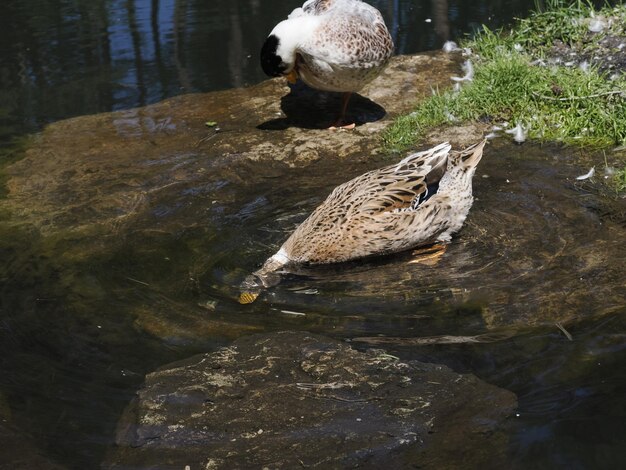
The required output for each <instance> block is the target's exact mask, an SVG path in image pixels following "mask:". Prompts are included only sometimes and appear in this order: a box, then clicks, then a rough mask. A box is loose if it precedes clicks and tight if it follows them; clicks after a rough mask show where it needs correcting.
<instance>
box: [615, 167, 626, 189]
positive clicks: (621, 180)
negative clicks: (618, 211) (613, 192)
mask: <svg viewBox="0 0 626 470" xmlns="http://www.w3.org/2000/svg"><path fill="white" fill-rule="evenodd" d="M613 184H614V185H615V187H616V189H617V190H618V191H619V192H623V191H626V168H623V169H622V170H619V171H618V172H617V173H615V176H614V177H613Z"/></svg>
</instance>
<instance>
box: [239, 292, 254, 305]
mask: <svg viewBox="0 0 626 470" xmlns="http://www.w3.org/2000/svg"><path fill="white" fill-rule="evenodd" d="M258 296H259V294H258V293H257V292H242V293H241V294H239V303H240V304H242V305H247V304H251V303H252V302H254V301H255V300H256V299H257V297H258Z"/></svg>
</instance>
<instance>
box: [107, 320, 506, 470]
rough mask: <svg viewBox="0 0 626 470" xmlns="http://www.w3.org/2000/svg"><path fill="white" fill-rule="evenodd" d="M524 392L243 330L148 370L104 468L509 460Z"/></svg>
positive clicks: (310, 340) (300, 337)
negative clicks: (210, 348) (512, 426)
mask: <svg viewBox="0 0 626 470" xmlns="http://www.w3.org/2000/svg"><path fill="white" fill-rule="evenodd" d="M515 407H516V398H515V396H514V395H513V394H512V393H511V392H508V391H505V390H502V389H499V388H497V387H494V386H492V385H488V384H486V383H484V382H482V381H480V380H479V379H477V378H476V377H474V376H472V375H461V374H457V373H455V372H453V371H452V370H450V369H448V368H447V367H445V366H442V365H435V364H425V363H421V362H417V361H408V362H402V361H400V360H399V359H398V358H396V357H393V356H390V355H388V354H386V353H385V352H384V351H382V350H369V351H366V352H360V351H357V350H355V349H353V348H351V347H350V346H348V345H347V344H345V343H341V342H338V341H335V340H332V339H330V338H326V337H322V336H316V335H311V334H307V333H294V332H280V333H273V334H266V335H255V336H248V337H244V338H241V339H239V340H237V341H235V342H234V343H233V344H232V345H231V346H230V347H227V348H223V349H220V350H218V351H216V352H214V353H210V354H202V355H198V356H194V357H191V358H189V359H186V360H183V361H180V362H177V363H174V364H170V365H168V366H165V367H164V368H162V369H161V370H159V371H157V372H154V373H152V374H149V375H148V376H147V378H146V383H145V385H144V387H143V389H142V390H140V391H139V392H138V394H137V398H136V400H135V402H134V403H133V404H132V405H131V406H130V407H129V408H128V409H127V410H126V412H125V414H124V416H123V418H122V421H121V423H122V424H120V427H119V430H118V433H117V447H116V448H115V449H114V450H113V451H112V452H111V453H110V455H109V457H108V459H107V461H106V463H105V464H104V465H103V467H104V468H108V469H122V468H136V469H156V468H159V469H164V468H177V469H183V468H185V466H189V468H191V469H199V468H202V469H204V468H211V469H220V468H224V469H230V468H264V467H267V468H300V467H304V468H307V467H314V468H348V467H358V466H367V467H368V468H378V467H379V466H380V467H381V468H382V466H385V467H386V468H407V467H412V466H413V465H417V466H419V467H420V468H441V467H440V466H441V465H445V466H446V467H453V466H455V465H459V466H464V467H468V468H478V467H479V466H485V465H486V466H488V467H489V468H494V467H495V466H496V465H499V464H504V462H505V460H504V454H505V450H506V440H505V438H504V437H503V434H500V428H501V426H502V424H503V421H504V420H505V419H506V417H507V416H509V415H511V413H512V412H513V410H514V408H515Z"/></svg>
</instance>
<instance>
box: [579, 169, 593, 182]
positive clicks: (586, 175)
mask: <svg viewBox="0 0 626 470" xmlns="http://www.w3.org/2000/svg"><path fill="white" fill-rule="evenodd" d="M595 174H596V167H595V166H594V167H591V170H589V171H588V172H587V173H585V174H584V175H580V176H577V177H576V179H577V180H578V181H583V180H586V179H589V178H591V177H592V176H593V175H595Z"/></svg>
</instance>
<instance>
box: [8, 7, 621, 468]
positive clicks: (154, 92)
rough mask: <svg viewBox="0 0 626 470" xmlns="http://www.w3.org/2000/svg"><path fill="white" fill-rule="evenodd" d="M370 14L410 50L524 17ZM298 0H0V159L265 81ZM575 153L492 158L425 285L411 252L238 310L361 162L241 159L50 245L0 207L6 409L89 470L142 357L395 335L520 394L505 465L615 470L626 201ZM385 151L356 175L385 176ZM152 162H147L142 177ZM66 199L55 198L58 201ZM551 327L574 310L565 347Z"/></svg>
mask: <svg viewBox="0 0 626 470" xmlns="http://www.w3.org/2000/svg"><path fill="white" fill-rule="evenodd" d="M371 3H372V4H375V5H376V6H377V7H378V8H379V9H381V11H382V12H383V14H384V15H385V18H386V21H387V24H388V25H389V27H390V29H391V31H392V34H393V36H394V40H395V43H396V46H397V52H398V53H402V54H404V53H413V52H418V51H423V50H429V49H435V48H439V47H440V46H441V44H442V43H443V41H444V40H446V39H457V40H458V38H460V37H462V36H464V35H466V34H471V32H472V31H474V30H475V29H476V28H477V27H479V25H480V24H488V25H489V26H490V27H498V26H501V25H506V24H507V23H509V22H510V21H511V18H512V17H513V16H515V15H524V14H525V13H526V12H527V11H528V10H529V9H530V8H532V7H533V5H534V2H533V1H514V2H508V3H507V2H499V1H489V2H487V1H484V2H481V1H470V2H460V1H458V2H453V1H449V2H445V1H430V2H422V3H420V2H414V1H400V0H397V1H389V2H382V1H376V2H374V1H372V2H371ZM298 4H299V2H298V1H273V2H271V1H261V0H249V1H243V0H229V1H222V0H219V1H218V0H214V1H211V2H207V1H202V2H200V1H197V0H185V1H184V0H180V1H176V0H152V1H121V0H108V1H107V0H92V1H89V2H87V1H69V0H56V1H42V0H35V1H29V0H20V1H16V0H4V3H3V8H4V14H3V15H2V16H1V17H0V26H1V27H0V143H1V144H2V146H3V149H5V150H11V149H13V145H14V144H15V140H16V138H18V137H19V136H21V135H23V134H24V133H26V132H32V131H37V130H39V129H40V128H41V127H42V126H43V125H45V124H46V123H49V122H53V121H58V120H61V119H64V118H67V117H71V116H78V115H85V114H93V113H98V112H106V111H111V110H117V109H125V108H129V107H135V106H142V105H145V104H150V103H154V102H157V101H160V100H162V99H164V98H167V97H170V96H173V95H178V94H184V93H189V92H207V91H212V90H218V89H225V88H230V87H238V86H245V85H249V84H253V83H256V82H259V81H261V80H263V79H264V77H263V75H262V72H261V70H260V68H259V66H258V58H257V56H258V51H259V47H260V45H261V43H262V41H263V39H264V38H265V36H266V35H267V33H268V32H269V31H270V30H271V28H272V27H273V25H274V24H275V23H276V22H277V21H278V20H279V19H281V18H283V17H284V16H285V15H286V14H287V13H288V12H289V11H291V9H293V8H294V7H295V6H298ZM71 144H72V142H71V141H68V145H70V146H71ZM568 155H571V152H570V151H568V150H565V151H563V150H561V149H557V148H550V147H539V146H533V145H530V144H529V145H525V146H522V147H517V146H515V147H513V146H510V145H509V146H507V145H499V146H498V145H495V146H494V148H493V149H492V151H491V157H490V158H489V159H486V160H485V162H484V163H482V164H481V174H480V175H479V177H478V178H477V181H476V185H475V188H476V189H475V192H476V194H477V196H478V200H477V202H476V204H475V206H474V209H473V210H472V213H471V217H470V219H469V220H468V223H467V226H466V229H464V231H463V237H461V238H457V239H455V241H454V243H453V244H452V245H451V247H450V249H449V252H448V255H447V256H446V257H444V259H443V260H442V262H441V263H440V264H439V265H438V266H436V267H433V268H428V269H426V272H427V275H426V276H425V275H424V272H425V268H422V267H419V266H416V265H408V264H407V261H408V260H407V258H406V256H404V255H399V256H396V257H389V258H385V259H383V260H376V261H368V262H364V263H355V264H350V265H349V266H347V267H346V266H343V267H341V268H340V269H339V268H336V267H328V268H323V269H315V270H306V269H304V270H302V271H301V272H297V273H294V275H293V276H291V277H288V278H287V279H286V280H285V282H283V283H281V285H279V286H278V287H277V288H276V289H274V290H272V291H271V292H269V293H267V294H266V297H265V298H262V299H260V300H259V301H257V303H255V304H253V305H252V306H250V307H249V308H246V309H242V308H241V307H240V306H239V305H238V304H236V303H235V302H233V301H232V298H233V296H234V294H235V290H236V287H237V285H238V282H240V280H241V279H242V277H243V276H244V275H245V274H246V272H245V270H244V268H243V267H245V268H246V269H249V270H251V269H252V268H254V267H257V266H258V265H259V263H261V262H262V261H263V260H264V259H265V257H267V256H268V254H269V253H271V252H272V249H275V248H276V246H277V244H279V243H280V242H281V241H282V239H283V238H284V235H285V234H286V233H288V231H289V230H291V229H292V228H293V226H294V224H296V223H297V222H299V221H301V220H302V219H303V217H305V216H306V214H307V213H308V212H309V211H310V210H311V209H312V208H313V207H315V205H316V204H317V203H319V202H320V201H321V200H322V198H323V197H324V196H325V195H326V194H327V193H328V191H329V190H330V189H332V187H334V186H335V185H337V184H339V183H341V182H342V181H344V180H345V179H346V175H356V174H358V173H359V172H361V171H362V170H363V168H362V166H360V164H361V163H359V162H350V161H342V162H340V163H337V162H335V161H333V162H325V161H320V162H318V163H316V164H314V165H312V166H310V167H307V168H306V169H296V170H294V171H293V172H292V173H290V178H289V180H286V179H285V178H282V177H281V175H282V172H283V171H284V168H283V167H282V166H280V165H277V166H276V167H272V166H271V165H268V166H264V167H263V168H258V167H255V166H254V165H252V164H250V163H248V162H243V163H242V162H236V161H235V162H233V164H232V166H226V167H219V168H215V169H214V174H212V176H211V179H210V180H208V181H205V182H204V183H203V184H202V185H197V184H196V182H194V181H183V182H182V185H183V189H182V190H181V189H180V188H179V187H177V188H176V189H175V190H171V191H170V190H167V191H165V192H164V193H163V194H160V195H158V196H155V198H156V199H155V200H156V202H155V203H154V207H153V209H152V211H151V212H150V214H149V216H145V217H144V218H143V219H142V218H139V219H138V220H134V221H133V223H132V225H131V226H130V227H131V229H124V231H122V230H121V229H120V236H119V239H117V240H114V241H111V240H110V239H109V238H106V239H105V238H99V237H98V235H97V234H95V235H93V236H85V237H83V238H76V239H74V238H71V237H69V238H68V237H64V236H63V234H56V235H55V236H44V235H42V234H41V233H39V232H38V231H37V230H34V229H32V228H31V227H29V226H27V225H20V224H15V223H11V224H9V223H6V222H5V219H4V216H3V214H2V213H1V212H0V256H1V258H0V260H1V261H2V262H0V353H1V357H0V419H3V420H4V421H10V422H11V423H12V425H14V426H16V427H17V428H18V429H21V430H23V431H25V432H26V433H28V434H29V435H30V437H32V438H33V440H34V441H35V442H36V443H37V446H38V447H39V448H40V449H42V450H43V451H45V452H46V454H47V455H49V456H50V457H51V458H52V459H54V460H55V461H57V462H59V463H60V464H62V465H64V466H66V467H67V468H81V469H84V468H97V467H98V464H99V462H100V461H101V459H102V457H103V455H104V452H105V450H106V448H107V447H108V446H110V445H111V443H112V440H113V436H114V431H115V426H116V423H117V419H118V417H119V415H120V414H121V412H122V410H123V408H124V407H125V406H126V404H127V403H128V401H129V400H130V398H131V397H132V396H133V394H134V392H135V390H136V389H137V388H138V387H140V385H141V383H142V381H143V377H144V375H145V374H146V373H147V372H150V371H152V370H154V369H156V368H157V367H160V366H162V365H164V364H166V363H168V362H171V361H174V360H177V359H181V358H184V357H188V356H189V355H191V354H194V353H197V352H204V351H207V350H212V349H214V348H215V347H217V346H218V345H222V344H227V343H228V342H229V341H230V340H232V339H233V338H236V337H238V336H240V335H242V334H247V333H250V332H254V331H271V330H277V329H282V328H293V329H302V330H308V331H314V332H316V333H322V334H328V335H332V336H334V337H338V338H349V339H351V340H354V341H355V344H359V345H367V344H368V341H369V342H372V341H373V340H372V337H376V336H377V335H386V336H388V337H391V338H395V339H392V340H390V343H389V344H386V345H384V347H386V348H389V350H390V351H391V352H392V353H393V354H396V355H399V356H401V357H403V358H408V359H420V360H425V361H432V362H436V363H445V364H448V365H450V366H451V367H453V368H454V369H455V370H457V371H459V372H467V373H474V374H476V375H477V376H479V377H480V378H481V379H483V380H485V381H488V382H490V383H492V384H495V385H498V386H500V387H504V388H507V389H509V390H511V391H513V392H514V393H516V394H517V396H518V398H519V410H518V415H517V416H515V417H514V418H513V419H512V422H511V431H510V443H509V454H510V458H511V466H512V467H517V468H581V469H582V468H619V467H620V464H622V465H623V464H624V462H626V448H625V446H624V444H623V443H624V440H625V439H626V428H625V425H624V423H625V422H626V420H625V413H626V412H625V410H626V398H625V397H626V372H624V371H626V348H625V345H626V341H625V340H624V331H625V329H626V307H625V302H624V295H625V294H624V292H625V287H626V281H625V277H624V271H625V267H624V260H625V259H626V252H625V248H624V244H623V243H622V242H621V240H623V235H624V230H626V216H625V215H624V212H625V211H624V204H623V202H622V201H616V200H614V199H613V198H612V197H611V195H610V194H606V193H603V192H602V191H601V190H599V189H598V187H597V186H594V185H593V184H591V183H579V184H578V183H577V184H573V183H571V180H572V178H571V177H572V176H574V175H576V174H577V173H576V171H578V170H579V169H578V168H575V167H572V163H571V158H570V157H569V156H568ZM0 158H2V159H6V160H8V159H14V158H16V154H14V153H12V152H10V151H8V152H3V153H2V154H0ZM378 158H381V161H380V162H375V161H371V162H368V165H371V166H375V165H376V163H380V164H383V163H385V162H384V161H383V160H382V157H378ZM496 161H497V162H499V163H498V164H497V165H496ZM157 163H158V162H154V165H153V167H147V168H146V170H145V171H146V172H151V171H152V172H154V177H155V178H157V177H158V171H159V170H158V165H157ZM183 163H184V162H182V161H181V165H182V164H183ZM483 168H484V169H483ZM557 169H558V171H557ZM563 172H565V173H567V174H568V175H569V179H565V178H563ZM483 174H484V175H485V177H483ZM239 175H250V177H249V178H248V179H243V180H242V178H241V177H240V176H239ZM0 183H2V179H1V178H0ZM71 189H72V188H68V200H66V201H59V204H63V203H67V204H71ZM303 192H304V193H305V194H304V195H303ZM242 193H243V194H242ZM2 194H3V192H2V190H0V195H2ZM503 201H505V202H506V204H503ZM131 202H132V201H131ZM140 202H141V201H138V202H137V203H138V204H139V203H140ZM66 217H67V219H68V220H71V218H72V217H75V215H74V214H72V213H68V214H67V215H66ZM78 222H80V221H78ZM63 223H65V221H63V220H61V221H59V224H61V225H62V224H63ZM483 227H489V233H490V236H488V237H487V236H485V235H484V230H483ZM241 240H244V242H242V241H241ZM398 272H402V273H403V274H402V276H400V277H399V276H398ZM381 292H384V293H385V295H381ZM207 312H208V313H207ZM290 312H291V313H290ZM293 312H297V313H303V314H304V316H302V315H293ZM538 312H540V314H539V313H538ZM557 321H569V323H568V332H569V333H571V334H572V335H573V341H570V340H568V339H567V337H566V336H565V334H564V333H563V332H562V331H561V330H559V328H558V327H557V326H556V325H555V323H556V322H557ZM486 332H487V333H488V334H486ZM442 336H449V337H456V338H457V339H459V338H468V337H474V336H475V337H476V340H477V341H476V342H470V341H467V340H465V341H462V340H459V342H458V343H453V344H450V343H446V342H445V341H443V340H441V337H442ZM368 338H369V339H368ZM407 338H409V339H408V340H407ZM424 338H427V339H424ZM428 338H429V339H428ZM438 338H439V339H438ZM420 341H422V342H420ZM4 421H3V422H4ZM0 455H2V453H1V452H0ZM1 464H2V462H1V461H0V466H1Z"/></svg>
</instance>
